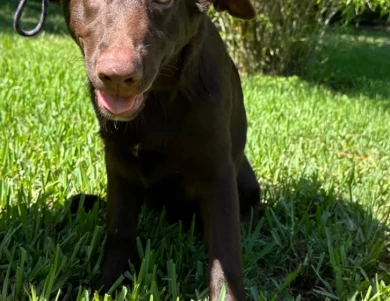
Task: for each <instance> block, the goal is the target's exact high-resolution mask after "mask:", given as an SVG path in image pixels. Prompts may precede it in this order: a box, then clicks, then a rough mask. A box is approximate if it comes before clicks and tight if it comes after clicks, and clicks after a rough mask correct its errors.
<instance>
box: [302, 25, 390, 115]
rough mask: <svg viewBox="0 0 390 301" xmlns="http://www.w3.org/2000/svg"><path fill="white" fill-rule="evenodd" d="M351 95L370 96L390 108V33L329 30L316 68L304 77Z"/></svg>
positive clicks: (381, 31)
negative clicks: (334, 31)
mask: <svg viewBox="0 0 390 301" xmlns="http://www.w3.org/2000/svg"><path fill="white" fill-rule="evenodd" d="M301 77H302V78H303V79H304V80H306V81H308V82H310V83H313V84H322V85H325V86H326V87H328V88H329V89H331V90H333V91H335V92H338V93H343V94H347V95H351V96H360V95H363V96H366V97H367V98H369V99H370V101H374V102H380V103H381V105H383V107H385V108H386V109H390V32H389V31H385V30H366V29H365V30H361V29H360V30H359V29H355V30H349V31H348V32H346V33H344V34H342V35H340V34H339V33H337V32H336V33H332V32H331V33H329V34H328V35H327V39H326V41H325V45H324V46H323V49H322V51H321V53H320V54H319V56H318V59H317V62H316V63H315V64H314V65H313V68H310V70H307V72H306V73H305V74H304V75H303V76H301Z"/></svg>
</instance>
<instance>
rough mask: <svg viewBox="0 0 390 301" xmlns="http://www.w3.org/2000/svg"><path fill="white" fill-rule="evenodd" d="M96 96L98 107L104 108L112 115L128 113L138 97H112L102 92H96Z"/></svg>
mask: <svg viewBox="0 0 390 301" xmlns="http://www.w3.org/2000/svg"><path fill="white" fill-rule="evenodd" d="M96 96H97V103H98V105H99V107H101V108H105V109H106V110H108V111H110V112H111V113H113V114H121V113H124V112H127V111H130V110H131V109H132V108H133V107H134V104H135V103H136V100H137V98H138V96H139V95H135V96H131V97H128V98H124V97H114V96H111V95H109V94H106V93H104V92H102V91H96Z"/></svg>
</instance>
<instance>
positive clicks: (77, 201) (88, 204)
mask: <svg viewBox="0 0 390 301" xmlns="http://www.w3.org/2000/svg"><path fill="white" fill-rule="evenodd" d="M67 202H70V212H71V214H76V213H77V211H78V209H79V208H83V209H84V211H85V212H88V211H90V210H92V208H93V206H94V205H95V204H96V203H98V204H99V205H101V204H102V203H103V199H102V198H100V197H99V196H97V195H94V194H83V193H80V194H76V195H74V196H71V197H70V198H69V199H68V200H67Z"/></svg>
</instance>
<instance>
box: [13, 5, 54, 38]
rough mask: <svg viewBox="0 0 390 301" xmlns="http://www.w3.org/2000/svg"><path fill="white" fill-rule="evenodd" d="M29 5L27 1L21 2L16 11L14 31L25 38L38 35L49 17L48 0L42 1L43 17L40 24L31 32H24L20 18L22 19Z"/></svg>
mask: <svg viewBox="0 0 390 301" xmlns="http://www.w3.org/2000/svg"><path fill="white" fill-rule="evenodd" d="M26 4H27V0H20V2H19V5H18V8H17V9H16V12H15V15H14V29H15V31H16V32H17V33H18V34H20V35H22V36H25V37H31V36H35V35H36V34H38V33H39V32H40V31H41V30H42V28H43V25H44V24H45V21H46V15H47V7H48V5H49V2H48V0H42V6H41V17H40V18H39V21H38V24H37V25H36V26H35V28H33V29H31V30H24V29H22V27H21V26H20V18H21V17H22V13H23V9H24V7H25V5H26Z"/></svg>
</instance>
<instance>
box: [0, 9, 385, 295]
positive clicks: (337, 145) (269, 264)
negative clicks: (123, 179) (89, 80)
mask: <svg viewBox="0 0 390 301" xmlns="http://www.w3.org/2000/svg"><path fill="white" fill-rule="evenodd" d="M2 5H3V4H2ZM7 9H9V6H8V8H7V7H6V6H4V5H3V6H0V11H1V13H2V16H5V17H4V18H1V20H2V23H1V28H2V29H3V28H4V30H3V31H2V32H3V33H0V52H1V56H0V72H1V77H0V100H1V101H0V137H1V138H0V300H65V299H68V300H76V299H77V300H111V297H108V296H105V297H104V296H101V297H99V296H97V295H94V294H93V292H88V291H87V290H85V288H88V285H87V284H88V283H89V282H90V281H92V280H93V279H95V277H96V276H97V275H98V272H99V265H100V262H101V257H102V246H103V240H104V213H103V212H102V210H99V209H98V208H95V209H94V210H93V211H92V212H90V213H88V214H86V213H84V212H83V211H82V210H80V211H79V212H78V214H77V216H76V217H72V216H71V215H70V213H69V204H68V203H67V202H66V201H65V200H66V198H67V197H69V196H71V195H73V194H75V193H79V192H88V193H95V194H100V195H104V194H105V171H104V166H103V152H102V145H101V141H100V140H99V138H98V135H97V130H98V126H97V123H96V121H95V118H94V114H93V110H92V107H91V105H90V102H89V99H88V96H87V91H86V86H85V73H84V66H83V62H82V60H81V59H80V55H79V52H78V49H77V48H76V47H75V45H74V43H73V42H72V41H71V40H70V38H69V37H68V36H66V35H63V34H62V33H61V30H58V31H56V30H53V31H51V33H50V31H49V32H46V33H45V34H43V35H41V36H39V37H38V38H32V39H26V38H22V37H19V36H16V35H15V34H13V33H12V32H11V31H9V30H8V29H6V28H5V27H4V26H8V22H4V20H8V19H6V18H9V14H5V13H4V11H7ZM56 18H57V19H55V20H57V21H56V23H57V24H56V26H58V28H63V23H58V22H60V21H59V19H58V16H56ZM9 26H10V25H9ZM49 28H52V27H49ZM325 57H328V59H326V60H325ZM309 71H310V72H309ZM244 91H245V97H246V104H247V111H248V116H249V121H250V129H249V135H248V138H249V139H248V146H247V153H248V156H249V158H250V161H251V162H252V163H253V165H254V167H255V170H256V174H257V176H258V178H259V181H260V183H261V184H262V188H263V200H262V201H263V202H264V203H265V204H266V208H265V210H264V214H263V217H262V219H261V220H260V223H259V224H258V225H257V227H256V229H255V230H254V231H250V230H248V227H244V226H243V227H242V241H243V263H244V267H243V268H244V277H245V289H246V293H247V296H248V299H250V300H326V299H327V300H351V301H352V300H372V301H379V300H390V286H389V285H390V256H389V255H390V254H389V229H388V226H389V221H388V216H389V213H390V206H389V198H390V194H389V193H390V158H389V156H390V128H389V127H390V111H389V109H390V106H389V104H390V37H389V36H386V35H383V34H380V33H372V32H360V33H352V34H351V33H350V34H344V35H336V34H334V35H331V36H330V37H329V39H328V43H327V44H326V45H325V47H324V53H323V54H322V55H321V56H320V62H319V63H318V64H317V65H316V66H315V67H314V69H313V70H308V75H307V76H306V77H305V78H298V77H290V78H275V77H257V78H250V79H245V80H244ZM139 233H140V238H139V240H138V244H137V245H138V253H139V256H140V259H141V260H142V265H141V267H140V268H139V269H135V268H134V267H133V266H131V267H130V270H129V273H127V274H126V275H125V277H127V278H130V279H131V280H133V282H132V284H131V285H129V286H128V287H127V288H126V287H123V288H122V287H121V286H120V284H119V286H118V287H119V290H118V291H117V293H115V294H114V296H113V299H114V300H178V299H180V300H191V299H194V300H195V299H196V300H203V299H205V298H206V296H207V279H206V276H207V256H206V254H205V250H204V247H203V246H202V244H201V243H200V241H199V239H198V235H197V234H196V233H194V231H193V229H190V230H187V229H182V227H181V225H167V224H166V223H165V220H164V217H163V215H162V216H156V215H155V214H151V213H150V212H148V211H147V210H145V209H144V210H143V214H142V215H141V216H140V219H139ZM120 280H121V279H120ZM79 286H80V287H79ZM77 289H79V293H78V296H77V297H75V296H74V295H73V296H72V292H74V291H77Z"/></svg>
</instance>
